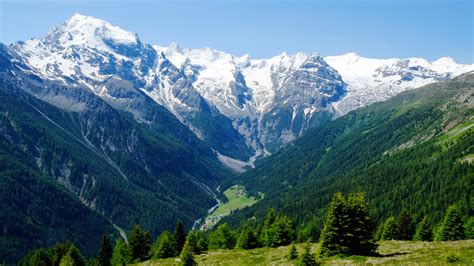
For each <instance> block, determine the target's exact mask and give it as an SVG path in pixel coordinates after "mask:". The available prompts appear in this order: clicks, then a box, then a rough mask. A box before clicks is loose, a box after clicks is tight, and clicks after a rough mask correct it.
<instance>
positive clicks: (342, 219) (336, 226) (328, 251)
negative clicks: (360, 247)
mask: <svg viewBox="0 0 474 266" xmlns="http://www.w3.org/2000/svg"><path fill="white" fill-rule="evenodd" d="M348 227H349V225H348V217H347V210H346V200H345V198H344V196H343V195H342V193H340V192H337V193H336V194H335V195H334V197H333V198H332V200H331V203H330V205H329V210H328V213H327V216H326V221H325V223H324V228H323V230H322V232H321V237H320V241H319V243H320V251H319V252H320V253H319V254H320V256H332V255H335V254H341V253H347V252H348V247H347V246H346V243H345V242H344V240H345V237H346V235H345V234H346V232H347V230H348Z"/></svg>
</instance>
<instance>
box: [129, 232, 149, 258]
mask: <svg viewBox="0 0 474 266" xmlns="http://www.w3.org/2000/svg"><path fill="white" fill-rule="evenodd" d="M129 245H130V256H131V259H132V261H137V262H141V261H145V260H147V259H149V258H150V251H151V235H150V232H148V231H146V230H143V229H142V228H141V226H140V225H135V227H134V228H133V230H132V233H131V235H130V242H129Z"/></svg>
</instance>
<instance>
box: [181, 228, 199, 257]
mask: <svg viewBox="0 0 474 266" xmlns="http://www.w3.org/2000/svg"><path fill="white" fill-rule="evenodd" d="M185 243H186V244H187V245H188V246H189V248H190V249H191V251H192V252H193V253H194V254H201V250H200V249H199V246H198V239H197V237H196V232H194V231H189V232H188V235H187V236H186V241H185Z"/></svg>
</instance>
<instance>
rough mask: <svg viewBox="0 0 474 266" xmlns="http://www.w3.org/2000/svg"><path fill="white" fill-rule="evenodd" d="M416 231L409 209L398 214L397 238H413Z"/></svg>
mask: <svg viewBox="0 0 474 266" xmlns="http://www.w3.org/2000/svg"><path fill="white" fill-rule="evenodd" d="M414 233H415V226H414V225H413V220H412V219H411V216H410V214H409V213H408V211H407V210H405V209H404V210H402V211H401V212H400V213H399V214H398V216H397V237H396V238H395V239H397V240H412V239H413V235H414Z"/></svg>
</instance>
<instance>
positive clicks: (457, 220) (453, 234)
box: [437, 205, 464, 241]
mask: <svg viewBox="0 0 474 266" xmlns="http://www.w3.org/2000/svg"><path fill="white" fill-rule="evenodd" d="M438 234H439V235H438V237H437V239H438V240H440V241H450V240H461V239H464V227H463V224H462V220H461V214H460V212H459V210H458V209H457V208H456V207H455V206H454V205H452V206H450V207H449V208H448V210H447V211H446V215H445V216H444V219H443V222H442V224H441V227H440V229H439V232H438Z"/></svg>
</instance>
